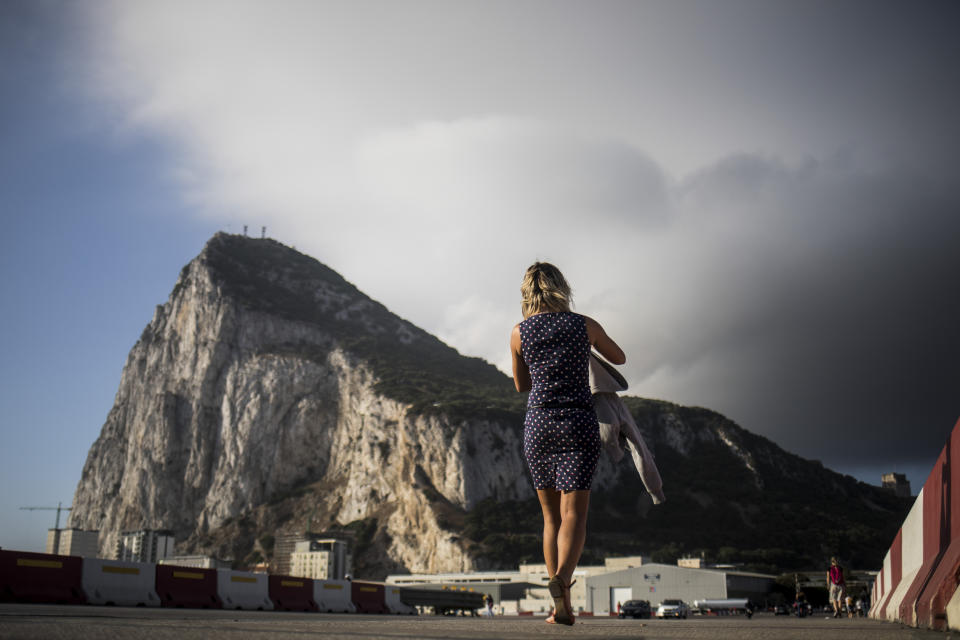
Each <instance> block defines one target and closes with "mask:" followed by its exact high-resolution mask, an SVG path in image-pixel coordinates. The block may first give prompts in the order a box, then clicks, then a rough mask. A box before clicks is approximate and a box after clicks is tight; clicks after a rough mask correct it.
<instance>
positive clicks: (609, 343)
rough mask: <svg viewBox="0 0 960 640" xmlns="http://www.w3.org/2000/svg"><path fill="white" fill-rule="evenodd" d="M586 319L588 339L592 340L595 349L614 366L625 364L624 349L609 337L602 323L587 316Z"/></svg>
mask: <svg viewBox="0 0 960 640" xmlns="http://www.w3.org/2000/svg"><path fill="white" fill-rule="evenodd" d="M584 318H586V319H587V337H588V338H589V339H590V344H591V345H592V346H593V348H594V349H596V350H597V352H599V353H600V355H602V356H603V357H604V358H606V359H607V360H609V361H610V362H611V363H612V364H623V363H625V362H626V361H627V356H626V354H625V353H624V352H623V349H621V348H620V345H618V344H617V343H616V342H614V341H613V339H612V338H611V337H610V336H608V335H607V332H606V331H604V330H603V327H601V326H600V323H599V322H597V321H596V320H594V319H593V318H587V317H586V316H584Z"/></svg>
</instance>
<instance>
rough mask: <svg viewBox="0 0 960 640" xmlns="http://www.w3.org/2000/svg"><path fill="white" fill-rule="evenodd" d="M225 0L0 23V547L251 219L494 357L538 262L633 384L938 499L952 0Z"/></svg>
mask: <svg viewBox="0 0 960 640" xmlns="http://www.w3.org/2000/svg"><path fill="white" fill-rule="evenodd" d="M226 10H227V5H226V4H224V3H220V2H214V1H211V2H203V3H196V2H193V3H189V2H184V3H176V2H171V3H124V2H116V3H114V2H106V1H104V2H91V3H67V2H26V1H10V2H5V3H3V4H2V5H0V91H2V95H3V96H4V99H3V100H2V101H0V140H2V144H0V212H2V215H3V223H4V227H5V229H4V230H5V233H4V234H3V235H2V240H0V241H2V243H3V245H2V251H0V256H2V257H0V260H2V269H3V270H2V273H3V275H4V278H3V280H2V285H0V286H2V290H0V296H2V298H0V299H2V300H3V315H2V328H3V331H2V332H0V335H2V338H0V339H2V341H3V343H2V345H0V346H2V352H3V353H4V357H3V359H2V363H0V383H2V384H0V399H2V406H3V407H4V411H3V417H2V421H0V431H2V435H3V439H4V442H5V446H4V447H3V448H2V453H0V486H2V487H3V489H2V491H0V513H2V514H3V515H2V518H0V522H2V523H3V524H2V527H0V546H4V547H14V548H22V549H41V548H42V546H43V541H44V537H45V532H46V528H47V527H49V526H52V523H53V514H52V512H22V511H19V510H18V508H19V507H20V506H22V505H43V506H55V505H56V504H57V502H58V501H63V502H64V503H65V504H67V503H69V501H70V499H71V497H72V494H73V491H74V489H75V487H76V483H77V481H78V479H79V476H80V471H81V468H82V465H83V462H84V460H85V458H86V454H87V451H88V449H89V447H90V445H91V444H92V443H93V441H94V440H95V439H96V437H97V435H98V434H99V431H100V427H101V425H102V424H103V422H104V419H105V417H106V415H107V413H108V411H109V410H110V407H111V406H112V402H113V397H114V394H115V393H116V390H117V385H118V383H119V379H120V372H121V370H122V367H123V363H124V361H125V359H126V356H127V353H128V352H129V350H130V348H131V347H132V346H133V344H134V343H135V342H136V340H137V338H138V336H139V335H140V332H141V331H142V329H143V327H144V326H145V325H146V324H147V322H148V321H149V319H150V317H151V316H152V314H153V309H154V306H155V305H157V304H162V303H163V302H164V301H165V300H166V298H167V296H168V294H169V292H170V290H171V289H172V287H173V284H174V282H175V280H176V277H177V274H178V273H179V270H180V268H181V267H182V266H183V265H184V264H186V263H187V262H188V261H189V260H190V259H192V258H193V257H194V256H195V255H196V254H197V253H198V252H199V251H200V250H201V248H202V247H203V245H204V243H205V242H206V240H207V239H208V238H209V237H210V236H211V235H212V234H213V233H215V232H216V231H218V230H227V231H231V232H235V233H239V232H241V230H242V228H243V225H244V224H248V225H249V226H250V228H251V233H259V228H260V226H261V225H267V227H268V235H270V236H271V237H274V238H276V239H277V240H280V241H281V242H284V243H286V244H289V245H295V246H297V247H298V248H299V249H302V250H303V251H305V252H306V253H308V254H310V255H313V256H314V257H316V258H318V259H319V260H321V261H323V262H325V263H326V264H328V265H329V266H331V267H333V268H334V269H337V270H338V271H339V272H340V273H341V274H342V275H344V276H345V277H346V278H347V279H349V280H351V281H352V282H354V283H355V284H357V285H358V286H359V287H360V288H361V289H362V290H364V291H365V292H366V293H368V294H369V295H371V296H372V297H374V298H376V299H378V300H380V301H382V302H383V303H384V304H386V305H387V306H388V307H389V308H391V309H392V310H394V311H395V312H397V313H399V314H400V315H402V316H404V317H406V318H407V319H409V320H411V321H413V322H414V323H416V324H418V325H419V326H421V327H423V328H425V329H426V330H428V331H431V332H432V333H434V334H436V335H438V336H440V337H441V338H442V339H444V340H446V341H447V342H448V343H450V344H452V345H453V346H455V347H457V348H458V349H460V350H461V352H464V353H467V354H470V355H479V356H482V357H485V358H487V359H489V360H490V361H491V362H494V363H495V364H498V366H501V367H505V363H506V358H507V354H506V336H507V334H508V333H509V327H510V326H511V325H512V324H513V323H514V322H516V320H517V319H518V312H519V304H518V302H517V300H516V297H517V295H516V292H517V287H518V283H519V278H520V275H521V274H522V272H523V269H524V268H525V267H526V266H527V264H529V262H531V261H532V260H533V259H537V258H540V259H549V260H552V261H554V262H556V263H557V264H558V265H560V266H561V268H562V269H564V271H565V272H566V274H567V276H568V278H569V279H570V280H571V282H572V284H573V286H574V294H575V300H576V302H577V308H578V309H579V310H581V311H583V312H584V313H587V314H589V315H592V316H594V317H596V318H597V319H599V320H601V322H602V323H603V324H604V325H605V326H606V327H607V329H608V331H609V332H610V333H611V335H613V336H614V337H615V338H617V339H618V341H619V342H621V344H623V345H624V348H625V350H626V351H627V355H628V364H627V367H626V369H625V372H626V374H627V375H628V378H629V379H630V380H631V382H632V384H633V388H632V391H631V392H632V393H636V394H637V395H642V396H648V397H658V398H663V399H668V400H672V401H675V402H680V403H684V404H695V405H701V406H707V407H710V408H713V409H716V410H718V411H721V412H722V413H724V414H726V415H728V416H729V417H731V418H732V419H734V420H736V421H737V422H739V423H740V424H741V425H742V426H743V427H745V428H747V429H749V430H751V431H754V432H756V433H759V434H761V435H765V436H767V437H769V438H771V439H773V440H774V441H775V442H777V443H778V444H780V445H781V446H784V447H785V448H786V449H788V450H790V451H793V452H796V453H798V454H800V455H803V456H805V457H808V458H814V459H821V460H823V461H824V463H825V464H827V465H828V466H830V467H831V468H834V469H837V470H839V471H842V472H845V473H850V474H852V475H855V476H856V477H859V478H861V479H864V480H866V481H869V482H873V483H876V482H878V478H879V474H880V473H881V472H883V471H889V470H894V469H896V470H898V471H902V472H906V473H907V474H908V476H909V478H910V480H911V482H912V483H913V485H914V490H916V489H917V488H918V487H919V485H920V484H922V482H923V480H924V479H925V477H926V474H927V470H928V469H929V467H930V465H931V464H932V462H933V460H934V458H935V457H936V455H937V453H938V452H939V449H940V447H941V446H942V444H943V441H944V439H945V437H946V435H947V433H949V430H950V428H951V427H952V426H953V423H954V422H955V421H956V419H957V417H960V406H958V405H957V404H956V402H955V401H956V397H957V396H956V388H957V384H958V383H960V371H958V366H957V365H956V364H954V363H957V362H960V357H958V356H960V339H958V336H957V335H956V331H955V330H954V328H953V325H954V323H953V322H952V319H955V318H956V317H957V313H956V312H957V311H958V304H960V303H958V301H957V300H956V298H957V297H956V296H955V295H954V296H951V295H950V294H949V292H951V291H956V290H957V288H958V285H960V283H958V282H957V281H958V277H960V264H958V258H957V256H956V254H957V253H958V252H956V251H955V250H954V249H953V247H955V245H956V240H957V239H958V237H960V233H958V230H960V223H958V220H957V218H958V216H957V215H956V211H957V207H958V203H960V193H958V187H957V185H958V184H960V180H958V177H960V176H958V175H957V172H958V170H957V164H956V162H955V161H954V159H953V156H954V154H955V150H956V148H957V143H958V142H960V133H958V126H960V125H958V122H957V119H956V116H955V114H956V113H958V112H960V94H958V92H960V89H958V87H960V82H957V80H958V78H957V71H956V70H957V69H958V68H960V66H958V64H957V63H958V62H960V56H958V48H957V44H956V42H955V40H956V39H955V38H954V37H953V29H952V27H953V25H955V24H957V22H956V18H957V11H956V9H955V8H954V7H953V6H951V5H950V3H936V2H931V3H924V4H923V5H918V6H912V5H897V4H876V3H860V2H848V3H840V4H839V5H838V4H837V3H826V2H822V3H821V2H802V3H801V2H784V3H761V2H743V1H736V2H732V1H731V2H726V3H707V2H703V3H684V4H682V5H678V4H677V3H666V2H659V3H654V2H647V3H621V2H602V3H596V4H589V5H588V4H584V3H565V2H561V3H539V2H530V3H523V4H522V5H517V4H516V3H473V2H463V3H434V2H411V3H404V4H393V3H376V2H360V3H352V4H350V5H349V6H348V5H347V4H338V3H322V2H317V3H306V4H304V3H294V2H281V3H276V4H267V3H252V2H239V3H230V7H229V10H230V12H231V20H230V21H225V20H223V15H224V11H226ZM228 22H229V24H228ZM412 247H416V250H412V249H411V248H412ZM611 258H612V259H611ZM611 263H612V266H611ZM478 265H479V266H478ZM387 267H389V268H387ZM465 273H467V274H470V276H471V277H470V278H469V279H468V283H469V284H468V286H464V284H463V283H464V279H463V274H465ZM450 292H455V293H454V294H453V295H451V293H450Z"/></svg>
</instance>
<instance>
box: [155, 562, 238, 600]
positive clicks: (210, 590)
mask: <svg viewBox="0 0 960 640" xmlns="http://www.w3.org/2000/svg"><path fill="white" fill-rule="evenodd" d="M157 595H159V596H160V606H162V607H179V608H187V609H221V608H223V602H222V601H221V600H220V597H219V596H218V595H217V571H216V569H194V568H192V567H177V566H174V565H169V564H158V565H157Z"/></svg>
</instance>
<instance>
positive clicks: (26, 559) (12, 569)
mask: <svg viewBox="0 0 960 640" xmlns="http://www.w3.org/2000/svg"><path fill="white" fill-rule="evenodd" d="M81 562H82V559H81V558H79V557H77V556H55V555H50V554H47V553H31V552H29V551H0V602H37V603H41V602H50V603H58V604H83V603H84V602H86V597H85V596H84V593H83V584H82V580H81V573H82V568H81Z"/></svg>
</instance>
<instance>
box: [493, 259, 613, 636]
mask: <svg viewBox="0 0 960 640" xmlns="http://www.w3.org/2000/svg"><path fill="white" fill-rule="evenodd" d="M520 293H521V297H522V302H521V310H522V312H523V317H524V320H523V322H521V323H520V324H518V325H516V326H515V327H514V328H513V333H512V334H511V336H510V352H511V354H512V356H513V380H514V383H515V384H516V387H517V391H520V392H523V391H530V395H529V397H528V399H527V414H526V419H525V420H524V429H523V455H524V458H525V459H526V461H527V467H528V468H529V469H530V475H531V476H532V478H533V487H534V489H536V491H537V497H538V498H539V499H540V506H541V508H542V509H543V559H544V561H545V562H546V565H547V572H548V574H549V575H550V582H549V584H548V586H549V589H550V595H551V596H552V597H553V601H554V615H552V616H550V617H549V618H547V622H550V623H558V624H567V625H570V624H573V622H574V616H573V611H572V607H571V605H570V586H571V584H572V582H571V579H572V578H573V571H574V569H575V568H576V566H577V562H578V561H579V560H580V553H581V552H582V551H583V544H584V541H585V539H586V534H587V508H588V506H589V504H590V484H591V482H592V481H593V474H594V471H596V468H597V459H598V458H599V457H600V431H599V426H598V424H597V416H596V414H595V413H594V409H593V399H592V397H591V394H590V384H589V377H588V370H589V364H588V363H589V358H590V348H591V347H594V348H596V350H597V351H598V352H599V353H600V355H602V356H604V357H605V358H606V359H607V360H609V361H610V362H612V363H614V364H623V363H624V362H626V356H625V355H624V354H623V350H622V349H620V347H619V346H617V343H615V342H614V341H613V340H611V339H610V338H609V337H608V336H607V334H606V332H604V330H603V328H602V327H601V326H600V325H599V324H598V323H597V322H596V321H594V320H592V319H590V318H588V317H586V316H582V315H579V314H576V313H573V312H571V311H570V286H569V285H568V284H567V281H566V280H565V279H564V277H563V274H562V273H560V270H559V269H557V268H556V267H555V266H553V265H552V264H549V263H546V262H537V263H535V264H533V265H532V266H531V267H530V268H529V269H527V272H526V274H525V275H524V277H523V283H522V284H521V286H520Z"/></svg>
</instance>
